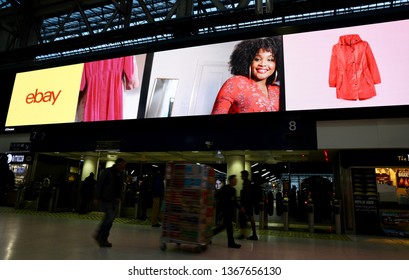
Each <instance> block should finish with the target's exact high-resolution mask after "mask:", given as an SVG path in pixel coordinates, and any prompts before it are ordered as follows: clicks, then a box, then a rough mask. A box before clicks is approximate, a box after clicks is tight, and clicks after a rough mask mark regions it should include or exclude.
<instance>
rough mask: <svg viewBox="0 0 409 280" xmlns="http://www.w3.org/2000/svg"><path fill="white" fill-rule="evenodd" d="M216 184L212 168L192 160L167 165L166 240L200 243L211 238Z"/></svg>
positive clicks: (164, 226)
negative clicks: (194, 162) (190, 161)
mask: <svg viewBox="0 0 409 280" xmlns="http://www.w3.org/2000/svg"><path fill="white" fill-rule="evenodd" d="M214 186H215V174H214V169H213V168H211V167H208V166H206V165H198V164H189V163H171V164H168V165H167V170H166V190H165V208H164V217H163V232H162V239H168V240H169V241H173V242H178V243H183V242H189V243H197V244H204V243H206V244H207V243H208V242H209V241H210V239H211V238H212V227H213V218H214V215H213V205H214V196H213V190H214Z"/></svg>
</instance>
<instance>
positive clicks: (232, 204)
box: [218, 175, 244, 249]
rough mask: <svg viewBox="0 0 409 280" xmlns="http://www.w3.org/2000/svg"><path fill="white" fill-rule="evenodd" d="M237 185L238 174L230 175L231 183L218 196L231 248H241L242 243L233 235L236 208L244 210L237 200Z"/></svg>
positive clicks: (228, 244) (228, 243)
mask: <svg viewBox="0 0 409 280" xmlns="http://www.w3.org/2000/svg"><path fill="white" fill-rule="evenodd" d="M236 185H237V178H236V175H230V176H229V183H228V184H227V185H225V186H223V187H222V188H221V189H220V190H219V192H218V198H219V202H220V207H221V211H222V215H223V224H224V226H225V227H226V233H227V246H228V247H229V248H237V249H238V248H240V247H241V245H240V244H236V242H235V241H234V237H233V219H234V216H235V215H234V214H235V208H237V209H239V210H240V211H242V212H244V209H243V208H242V207H241V206H240V204H239V203H238V202H237V197H236V189H235V188H234V187H235V186H236Z"/></svg>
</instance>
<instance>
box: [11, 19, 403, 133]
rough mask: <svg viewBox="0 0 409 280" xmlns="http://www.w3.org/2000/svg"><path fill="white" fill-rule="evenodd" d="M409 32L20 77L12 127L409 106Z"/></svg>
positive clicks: (331, 34)
mask: <svg viewBox="0 0 409 280" xmlns="http://www.w3.org/2000/svg"><path fill="white" fill-rule="evenodd" d="M406 30H409V20H402V21H394V22H385V23H378V24H370V25H361V26H354V27H346V28H337V29H329V30H321V31H313V32H304V33H296V34H288V35H282V36H274V37H268V36H267V37H262V38H255V39H248V40H247V39H246V40H240V41H232V42H225V43H218V44H211V45H203V46H196V47H189V48H180V49H173V50H168V51H161V52H156V53H153V54H151V55H152V56H153V59H152V60H149V61H151V62H149V65H147V63H146V56H147V55H146V54H143V55H135V56H127V57H119V58H113V59H107V60H100V61H93V62H86V63H81V64H76V65H68V66H61V67H55V68H48V69H42V70H36V71H30V72H24V73H18V74H17V76H16V80H15V84H14V88H13V92H12V97H11V101H10V106H9V111H8V115H7V120H6V127H12V126H22V125H37V124H52V123H71V122H90V121H105V120H125V119H136V118H138V116H139V117H140V118H161V117H176V116H195V115H213V114H232V113H257V112H275V111H305V110H320V109H338V108H364V107H377V106H398V105H409V95H408V94H407V89H406V83H405V79H407V78H406V76H407V73H409V52H408V51H407V49H408V47H409V36H407V34H406V33H405V32H406ZM150 63H152V64H150ZM148 66H149V67H148ZM145 67H148V68H149V71H144V70H145ZM143 73H146V75H147V76H148V75H149V76H148V77H143ZM145 79H146V80H145ZM142 80H144V81H147V84H146V87H144V88H143V89H142V86H141V85H142ZM142 97H143V98H142ZM141 100H143V101H142V102H143V103H144V104H139V103H140V102H141ZM145 100H146V102H145ZM141 108H142V109H141ZM138 110H143V112H138Z"/></svg>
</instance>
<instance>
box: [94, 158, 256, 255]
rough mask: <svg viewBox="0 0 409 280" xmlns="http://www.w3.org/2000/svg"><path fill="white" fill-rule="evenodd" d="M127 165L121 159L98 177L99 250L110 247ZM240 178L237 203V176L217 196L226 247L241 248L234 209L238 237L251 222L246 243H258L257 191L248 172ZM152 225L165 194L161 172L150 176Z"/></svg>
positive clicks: (242, 234) (229, 180) (155, 225)
mask: <svg viewBox="0 0 409 280" xmlns="http://www.w3.org/2000/svg"><path fill="white" fill-rule="evenodd" d="M126 164H127V162H126V161H125V160H124V159H123V158H118V159H117V160H116V161H115V164H114V165H113V166H112V167H109V168H106V169H105V170H103V171H102V173H101V174H100V176H99V178H98V181H97V182H96V186H95V193H94V198H95V200H96V202H97V204H98V206H99V207H100V209H101V210H102V211H103V212H104V214H105V215H104V218H103V220H102V222H101V224H100V225H99V227H98V228H97V230H96V232H95V234H94V239H95V240H96V241H97V243H98V245H99V246H100V247H112V243H111V242H109V241H108V237H109V235H110V230H111V228H112V225H113V222H114V220H115V217H116V210H117V208H118V205H119V203H120V201H121V195H122V188H123V184H124V174H123V172H124V171H125V168H126ZM241 179H242V180H243V188H242V190H241V195H240V197H241V199H240V203H239V201H238V200H237V191H236V189H235V186H236V185H237V177H236V175H230V176H229V178H228V184H226V185H224V186H222V187H221V188H220V190H218V192H217V194H216V196H217V200H218V202H219V205H220V207H221V209H220V210H221V213H222V217H223V225H222V226H223V227H225V229H226V233H227V245H228V247H229V248H240V247H241V245H240V244H237V243H236V242H235V239H234V236H233V222H234V221H235V217H236V208H237V209H238V210H239V220H240V221H241V222H240V227H241V234H240V236H238V238H239V239H244V238H245V237H246V230H247V222H248V221H250V224H251V229H252V234H251V235H250V236H249V237H247V239H248V240H258V236H257V232H256V223H255V220H254V213H255V212H256V211H257V207H258V192H257V186H256V185H255V184H254V183H253V182H252V181H250V179H249V172H248V171H246V170H243V171H241ZM152 192H154V193H155V194H156V195H154V196H153V205H152V208H153V209H152V217H151V221H152V226H153V227H159V226H160V224H159V223H158V217H159V212H160V204H161V198H162V196H163V193H164V181H163V177H162V176H161V175H160V173H158V174H155V176H153V177H152Z"/></svg>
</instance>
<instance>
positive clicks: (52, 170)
mask: <svg viewBox="0 0 409 280" xmlns="http://www.w3.org/2000/svg"><path fill="white" fill-rule="evenodd" d="M69 166H70V161H69V160H68V159H66V158H61V157H53V156H48V155H42V154H39V155H38V160H37V165H36V172H35V177H34V181H39V182H43V180H44V179H45V177H47V176H49V175H51V179H50V181H51V185H54V184H58V183H59V182H61V181H65V178H66V176H67V172H68V171H69Z"/></svg>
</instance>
